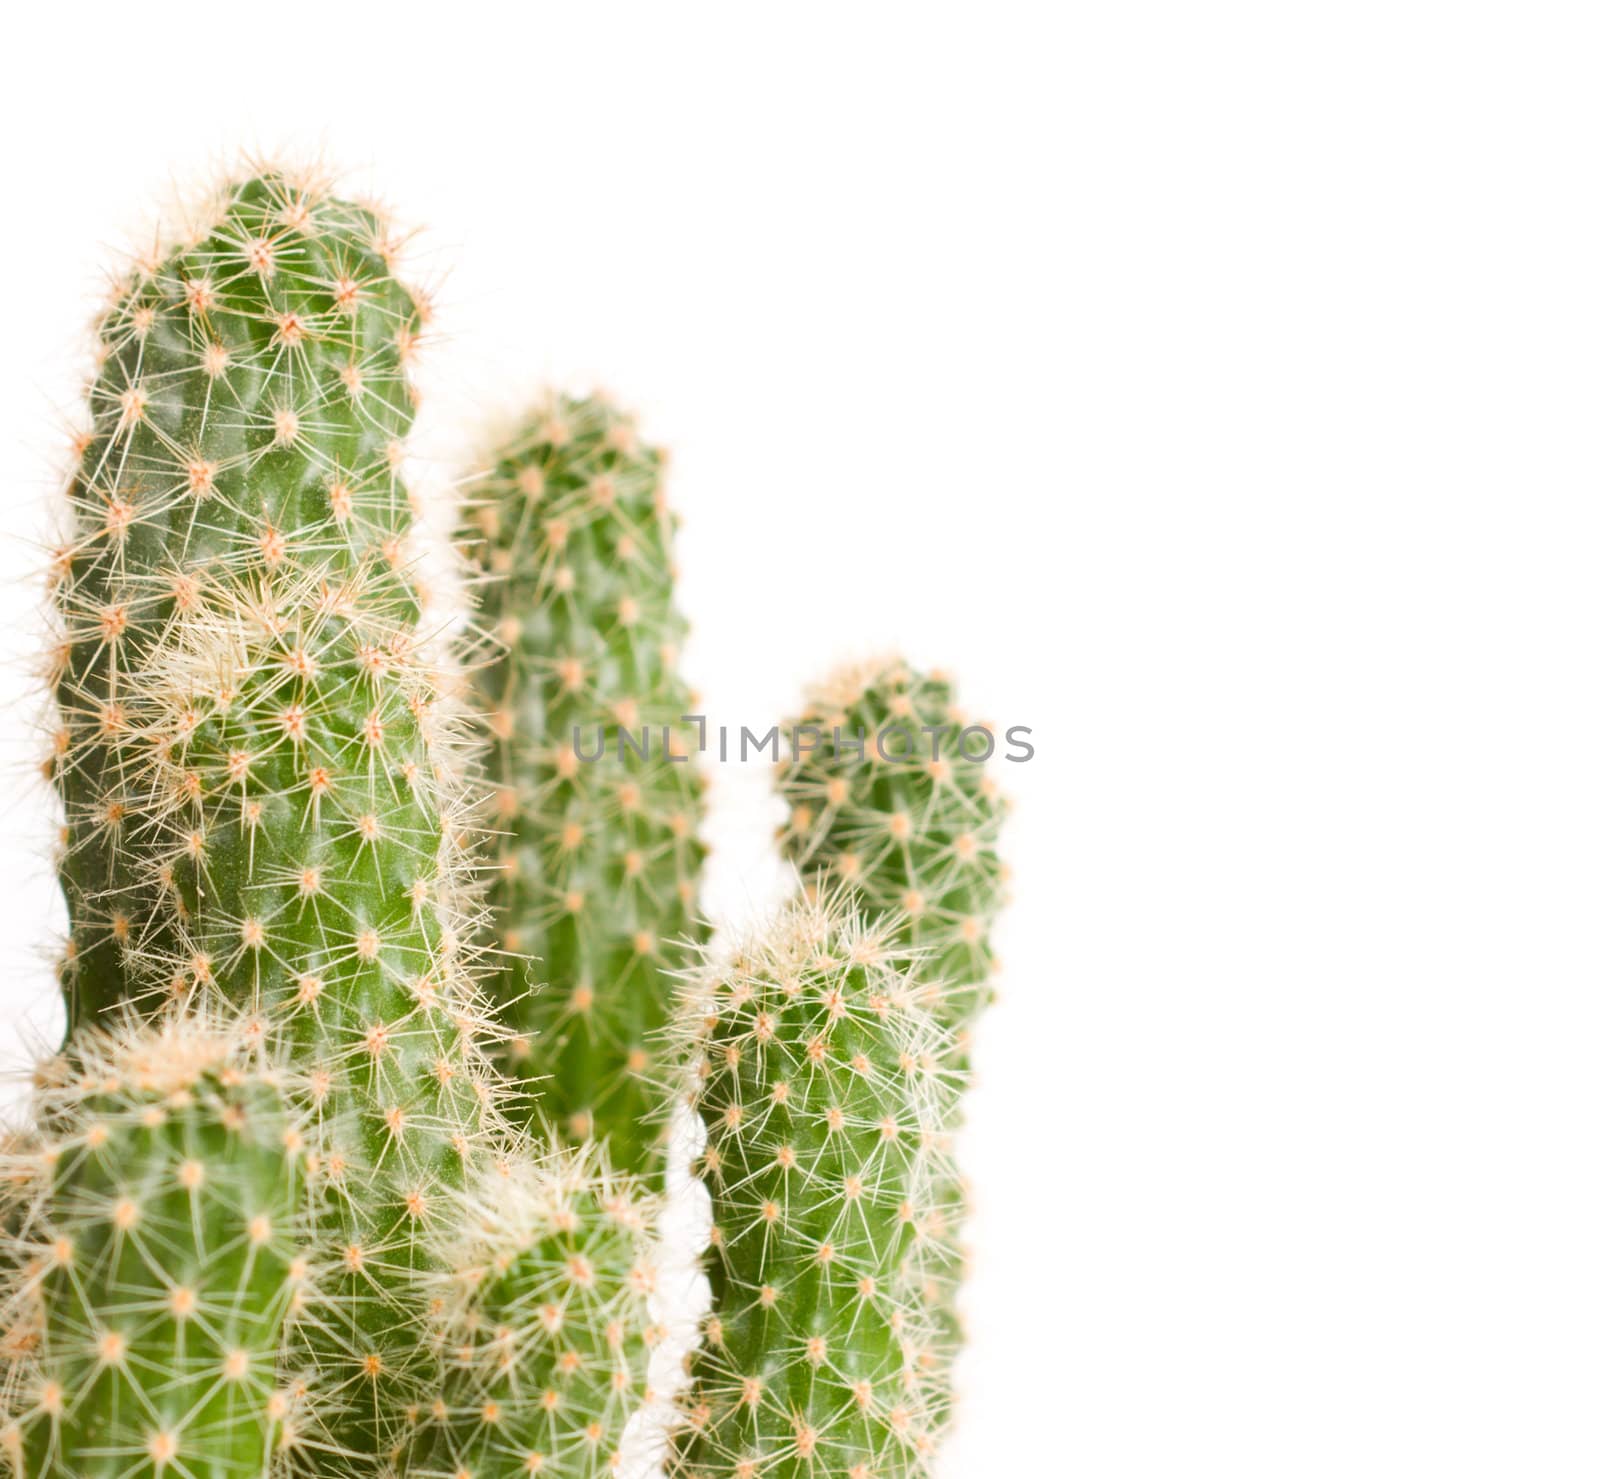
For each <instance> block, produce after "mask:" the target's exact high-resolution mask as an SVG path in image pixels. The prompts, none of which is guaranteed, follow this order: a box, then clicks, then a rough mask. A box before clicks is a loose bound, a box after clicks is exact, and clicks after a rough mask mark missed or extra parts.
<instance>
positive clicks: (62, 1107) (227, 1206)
mask: <svg viewBox="0 0 1600 1479" xmlns="http://www.w3.org/2000/svg"><path fill="white" fill-rule="evenodd" d="M297 1097H298V1095H297V1086H296V1085H295V1084H294V1082H293V1081H292V1080H291V1079H289V1078H288V1077H287V1075H286V1074H285V1073H284V1072H283V1071H282V1070H281V1069H280V1068H277V1067H275V1066H273V1065H272V1063H271V1062H270V1061H269V1059H268V1058H267V1056H266V1055H265V1054H264V1052H263V1049H262V1045H261V1043H260V1040H259V1038H258V1036H257V1035H256V1034H255V1033H254V1032H253V1031H251V1030H249V1029H247V1028H243V1027H241V1026H240V1025H239V1024H236V1023H223V1022H221V1021H208V1020H204V1019H200V1018H196V1017H192V1016H183V1017H178V1018H174V1019H170V1020H168V1021H166V1022H164V1023H163V1025H162V1026H161V1027H159V1028H157V1029H141V1030H133V1029H117V1030H114V1031H101V1030H97V1029H86V1030H84V1031H82V1032H80V1033H79V1034H78V1036H77V1038H76V1039H75V1041H74V1044H73V1049H72V1056H71V1058H70V1060H64V1061H63V1062H62V1063H60V1064H57V1065H52V1067H51V1071H50V1072H49V1074H48V1077H47V1079H46V1082H45V1084H44V1086H43V1087H42V1088H41V1090H40V1092H39V1095H38V1100H39V1102H38V1106H37V1108H38V1120H39V1124H40V1131H39V1134H38V1137H37V1140H36V1142H35V1143H34V1144H33V1145H32V1146H29V1147H26V1148H23V1149H22V1150H21V1151H20V1152H19V1154H18V1157H17V1159H15V1160H13V1161H12V1162H11V1164H10V1166H9V1168H8V1170H9V1171H10V1172H11V1173H12V1178H13V1179H15V1178H22V1177H26V1176H27V1175H28V1174H29V1173H30V1172H31V1174H32V1186H31V1189H30V1191H29V1193H28V1195H27V1196H26V1197H25V1198H24V1199H23V1200H22V1201H21V1202H20V1204H19V1205H18V1207H17V1210H16V1215H15V1222H16V1229H15V1233H14V1239H13V1240H12V1242H11V1252H12V1254H13V1256H14V1258H15V1264H16V1267H15V1271H14V1273H13V1275H12V1278H11V1280H10V1281H9V1290H8V1299H7V1303H6V1308H5V1319H6V1327H7V1328H6V1345H7V1353H8V1354H9V1355H10V1357H11V1359H12V1370H11V1372H10V1374H9V1377H8V1379H7V1382H6V1391H7V1395H8V1404H7V1405H8V1411H7V1414H6V1418H5V1426H4V1428H3V1430H0V1451H3V1452H4V1454H5V1456H6V1457H7V1458H8V1459H9V1460H10V1462H11V1465H12V1468H13V1471H14V1472H15V1473H17V1474H19V1475H26V1476H27V1479H121V1476H125V1475H129V1474H142V1473H150V1474H156V1475H163V1474H170V1475H173V1476H178V1475H186V1476H196V1479H200V1476H207V1479H210V1476H218V1479H220V1476H222V1475H230V1474H240V1475H244V1474H251V1475H255V1474H265V1473H267V1472H268V1469H269V1464H271V1463H272V1462H274V1461H275V1459H274V1455H275V1454H277V1453H281V1452H282V1451H283V1450H284V1448H285V1447H286V1446H293V1445H294V1444H295V1443H296V1442H297V1441H298V1440H299V1439H301V1438H303V1437H305V1436H308V1435H309V1432H310V1425H311V1424H312V1423H313V1421H314V1418H313V1414H312V1413H311V1412H309V1411H308V1410H307V1404H306V1402H305V1401H304V1399H303V1398H302V1397H301V1396H299V1395H298V1394H297V1393H295V1392H293V1391H292V1390H288V1389H286V1388H285V1387H283V1386H282V1385H281V1384H280V1381H279V1374H278V1364H277V1362H278V1352H279V1348H280V1344H281V1342H282V1339H283V1336H284V1332H285V1328H286V1324H287V1323H288V1322H290V1321H291V1320H292V1319H293V1318H294V1317H295V1315H296V1314H297V1313H298V1312H299V1311H300V1310H301V1309H302V1307H303V1306H304V1304H305V1301H306V1296H307V1285H306V1279H307V1270H308V1268H309V1264H308V1261H307V1258H306V1256H305V1251H304V1248H303V1246H302V1238H303V1236H304V1233H305V1228H304V1226H303V1224H302V1217H301V1210H300V1209H301V1206H302V1189H301V1181H302V1176H303V1167H304V1155H303V1148H304V1145H305V1140H306V1127H305V1126H304V1124H303V1123H302V1121H301V1118H300V1111H299V1110H298V1109H297V1108H296V1105H295V1100H296V1098H297Z"/></svg>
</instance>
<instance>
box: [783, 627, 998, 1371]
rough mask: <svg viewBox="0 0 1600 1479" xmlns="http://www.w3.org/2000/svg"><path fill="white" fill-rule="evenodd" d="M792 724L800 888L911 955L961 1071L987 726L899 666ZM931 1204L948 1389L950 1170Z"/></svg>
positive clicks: (952, 1289)
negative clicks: (834, 899) (847, 901)
mask: <svg viewBox="0 0 1600 1479" xmlns="http://www.w3.org/2000/svg"><path fill="white" fill-rule="evenodd" d="M791 723H792V725H793V727H794V731H795V732H796V733H799V734H801V735H802V736H803V738H802V740H801V747H802V753H801V754H800V756H799V758H798V760H796V759H793V758H791V759H790V760H789V761H788V763H786V764H785V765H784V766H783V767H782V769H781V770H780V772H779V790H780V792H781V794H782V796H783V798H784V800H785V801H786V802H787V803H788V805H789V817H788V822H787V825H786V827H785V829H784V832H783V834H782V843H783V848H784V852H785V854H786V855H787V856H788V857H789V858H790V859H791V860H792V861H793V862H794V863H795V865H796V866H797V867H798V868H799V869H800V870H801V875H802V877H803V878H804V879H805V881H806V884H807V886H808V888H810V889H811V890H816V889H819V888H826V887H829V886H844V887H848V888H850V889H851V890H853V891H854V892H855V893H856V895H857V896H858V898H859V900H860V903H861V907H862V910H863V912H864V913H865V914H866V916H867V917H868V919H870V920H872V921H876V922H877V923H878V924H879V925H880V926H881V927H882V928H884V929H886V930H887V931H889V932H890V934H891V936H892V938H893V940H894V941H895V943H896V944H897V945H898V946H900V947H903V948H907V949H910V950H913V951H915V952H916V953H917V954H918V956H919V962H918V966H917V972H918V975H919V977H920V978H921V979H922V980H924V981H925V982H927V983H928V985H929V987H930V988H932V994H931V997H930V1004H931V1007H932V1010H933V1012H934V1014H935V1016H936V1017H937V1018H938V1020H939V1022H940V1024H941V1025H942V1026H943V1027H945V1028H946V1029H947V1030H948V1031H949V1033H950V1035H951V1050H952V1054H953V1062H954V1064H955V1065H956V1066H958V1067H964V1066H965V1064H966V1062H967V1057H968V1052H969V1048H970V1041H971V1034H972V1029H973V1027H974V1025H975V1023H976V1022H977V1019H978V1017H979V1015H980V1013H981V1012H982V1010H983V1008H984V1007H985V1006H986V1005H987V1004H988V1002H989V1000H990V998H991V995H992V991H993V987H992V984H991V978H992V976H993V973H994V964H995V962H994V952H993V947H992V944H991V941H990V930H991V928H992V926H993V924H994V921H995V918H996V916H997V915H998V913H999V912H1000V908H1001V905H1002V904H1003V903H1004V897H1005V884H1006V874H1005V868H1004V866H1003V864H1002V863H1001V861H1000V858H999V853H998V841H999V833H1000V828H1001V823H1002V821H1003V820H1004V817H1005V803H1004V799H1003V797H1002V796H1001V795H1000V793H999V790H998V788H997V786H996V784H995V781H994V776H993V764H992V762H991V763H986V759H985V757H986V755H988V754H992V751H993V749H994V747H995V745H994V737H993V734H992V731H988V730H987V729H986V728H985V727H984V726H979V725H974V724H973V722H972V720H971V718H970V716H969V715H967V714H966V713H965V712H964V711H963V710H962V708H961V707H960V705H959V703H958V701H957V697H956V693H955V688H954V685H953V684H952V683H951V682H950V680H949V679H948V678H945V677H943V676H942V675H936V674H928V673H923V672H920V671H918V670H917V669H915V668H913V667H911V666H909V665H908V664H906V663H905V662H902V661H900V660H898V659H891V660H888V661H884V662H878V663H869V664H865V665H856V666H851V667H846V668H843V669H841V670H840V671H838V672H837V673H835V674H834V675H833V676H832V677H831V678H829V679H828V680H827V681H825V682H824V683H822V684H820V685H819V686H818V687H816V688H815V689H814V690H812V692H811V694H810V695H809V696H808V700H807V704H806V707H805V710H804V712H803V713H802V714H801V716H800V717H799V718H798V719H796V720H793V721H791ZM807 741H812V742H813V747H811V748H805V745H806V742H807ZM957 1114H958V1116H959V1106H957ZM931 1201H932V1212H931V1216H930V1218H929V1223H928V1226H929V1232H930V1236H929V1239H928V1244H927V1252H926V1256H925V1258H924V1259H923V1261H922V1265H921V1269H920V1277H921V1279H922V1281H923V1285H924V1296H925V1298H926V1299H927V1301H928V1303H929V1306H930V1308H931V1309H932V1310H933V1312H934V1318H935V1319H936V1320H937V1322H938V1328H939V1331H940V1337H941V1338H940V1340H939V1342H938V1345H939V1350H940V1352H941V1359H940V1361H939V1363H938V1366H937V1371H936V1373H935V1374H936V1379H937V1380H938V1381H939V1382H941V1383H943V1384H944V1385H945V1386H946V1387H947V1388H948V1387H949V1386H950V1382H951V1372H950V1369H949V1366H950V1362H951V1360H953V1358H954V1355H955V1353H956V1351H957V1350H958V1349H959V1347H960V1344H961V1340H962V1329H961V1321H960V1316H959V1312H958V1310H957V1299H958V1295H959V1292H960V1286H961V1281H962V1278H963V1275H964V1272H965V1261H966V1256H965V1249H964V1247H963V1244H962V1240H961V1235H962V1230H963V1227H964V1224H965V1221H966V1217H967V1192H966V1187H965V1184H964V1183H963V1181H962V1179H961V1177H960V1176H959V1174H957V1172H956V1170H955V1168H954V1167H950V1168H947V1172H946V1174H945V1175H943V1176H942V1177H941V1178H940V1179H939V1181H938V1182H937V1184H936V1185H935V1186H934V1188H933V1190H932V1193H931Z"/></svg>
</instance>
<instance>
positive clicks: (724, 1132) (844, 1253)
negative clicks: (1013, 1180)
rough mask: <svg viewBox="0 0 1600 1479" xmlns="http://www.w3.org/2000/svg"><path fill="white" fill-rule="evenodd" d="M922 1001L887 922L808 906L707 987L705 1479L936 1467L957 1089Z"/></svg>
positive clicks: (699, 1443)
mask: <svg viewBox="0 0 1600 1479" xmlns="http://www.w3.org/2000/svg"><path fill="white" fill-rule="evenodd" d="M919 995H920V993H919V991H918V989H917V988H916V987H915V985H914V983H913V982H912V981H911V980H910V979H909V978H908V977H907V976H906V975H905V974H904V973H903V972H902V970H901V969H900V964H899V962H897V961H896V960H895V958H894V957H893V955H892V954H891V951H890V948H889V944H888V941H887V940H886V938H885V935H884V932H883V931H882V930H880V929H876V928H873V927H869V926H864V925H862V924H861V923H860V922H859V920H857V919H855V918H854V917H852V916H849V915H846V914H842V913H841V912H840V911H839V909H838V907H837V906H836V905H834V904H829V903H826V902H824V903H816V902H807V901H800V902H797V903H796V904H794V905H793V906H791V908H790V909H789V911H788V912H787V913H786V914H785V915H784V916H783V917H782V918H781V919H780V920H779V921H778V923H777V925H776V926H775V928H774V929H773V930H772V931H771V932H770V933H769V934H767V935H765V936H764V937H762V938H761V939H760V940H759V941H757V942H755V943H754V944H752V945H751V946H749V947H748V948H746V949H745V950H743V951H741V952H739V953H738V954H737V955H735V956H734V958H733V959H732V960H731V961H729V962H727V963H725V964H712V965H710V966H708V967H707V968H706V970H705V971H704V972H703V973H702V975H701V977H700V978H699V979H698V980H697V981H696V982H695V983H694V988H693V990H692V991H691V992H690V993H689V994H688V995H687V997H686V1000H685V1004H684V1007H683V1015H682V1017H681V1019H680V1028H681V1031H682V1033H683V1037H684V1040H685V1044H686V1047H687V1048H688V1050H689V1051H691V1052H692V1053H693V1055H694V1058H693V1067H692V1070H691V1071H692V1073H693V1078H694V1088H693V1091H692V1095H691V1102H692V1105H693V1107H694V1108H695V1109H696V1110H697V1111H698V1113H699V1115H700V1117H701V1119H702V1121H703V1122H704V1125H705V1128H706V1136H707V1139H706V1146H705V1151H704V1154H703V1158H702V1159H703V1166H702V1174H703V1177H704V1181H705V1184H706V1186H707V1188H708V1189H709V1191H710V1194H711V1203H712V1215H713V1221H714V1230H713V1234H712V1252H711V1257H710V1270H709V1271H710V1278H711V1285H712V1294H713V1317H712V1319H711V1321H710V1323H709V1325H708V1327H707V1331H706V1337H705V1344H704V1346H703V1348H702V1349H701V1350H700V1351H699V1352H698V1353H697V1355H696V1357H695V1359H694V1368H693V1370H694V1389H693V1396H692V1399H691V1405H690V1412H689V1418H690V1429H689V1432H688V1435H687V1437H686V1438H685V1439H684V1441H683V1443H682V1445H681V1452H680V1457H679V1460H678V1465H677V1473H679V1474H680V1475H681V1476H683V1479H746V1476H755V1475H759V1476H762V1479H799V1476H806V1479H813V1476H817V1475H822V1474H828V1475H840V1476H849V1479H868V1476H870V1479H893V1476H904V1475H919V1474H922V1473H925V1472H926V1465H927V1463H928V1461H929V1460H930V1458H931V1455H932V1453H933V1451H934V1449H935V1447H936V1445H937V1441H938V1437H939V1434H940V1431H941V1428H942V1425H943V1422H944V1410H943V1408H944V1400H945V1396H944V1389H943V1387H942V1385H941V1384H940V1383H939V1382H938V1381H936V1380H930V1379H929V1376H928V1373H929V1372H930V1371H932V1370H934V1369H936V1368H937V1366H938V1365H939V1362H940V1353H939V1351H938V1349H937V1341H938V1335H937V1331H936V1328H935V1325H934V1322H933V1319H932V1316H931V1313H930V1311H929V1310H928V1309H927V1307H926V1303H925V1301H924V1299H923V1296H922V1280H921V1278H920V1273H919V1265H920V1263H921V1260H922V1258H923V1257H924V1256H925V1252H926V1243H927V1229H926V1222H927V1219H928V1218H929V1217H931V1216H933V1215H935V1213H936V1208H935V1207H934V1206H933V1204H932V1201H931V1194H932V1188H933V1187H934V1186H935V1184H936V1183H937V1182H938V1181H939V1180H940V1178H941V1177H942V1176H943V1175H944V1174H946V1158H947V1154H948V1147H947V1144H946V1141H947V1123H948V1110H949V1102H950V1095H951V1092H952V1089H953V1083H952V1079H951V1075H950V1074H949V1072H948V1071H946V1070H944V1069H943V1068H942V1067H941V1060H942V1058H943V1056H944V1055H945V1053H946V1051H947V1047H948V1044H947V1040H946V1038H945V1036H944V1034H943V1033H942V1032H941V1031H940V1030H939V1028H938V1027H937V1025H936V1024H935V1022H934V1021H933V1019H932V1017H931V1016H930V1015H929V1014H928V1013H927V1011H926V1010H925V1009H924V1008H923V1006H922V1005H920V1004H919V1000H918V998H919Z"/></svg>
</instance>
